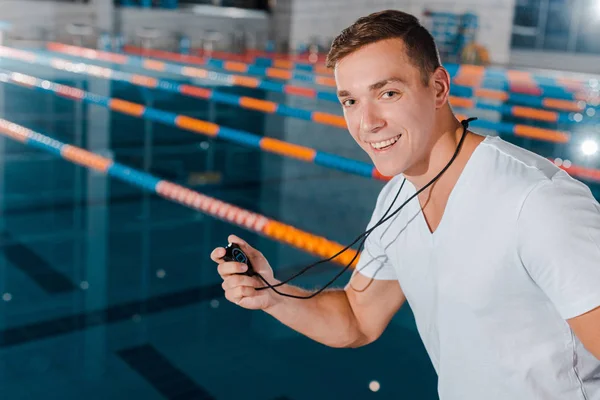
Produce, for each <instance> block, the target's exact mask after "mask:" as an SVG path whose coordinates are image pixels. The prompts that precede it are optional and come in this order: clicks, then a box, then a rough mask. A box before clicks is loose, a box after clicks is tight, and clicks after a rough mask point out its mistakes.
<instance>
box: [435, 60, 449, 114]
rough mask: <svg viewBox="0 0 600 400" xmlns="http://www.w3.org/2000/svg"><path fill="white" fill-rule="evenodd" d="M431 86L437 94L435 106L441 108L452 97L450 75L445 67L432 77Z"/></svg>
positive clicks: (440, 68) (437, 70)
mask: <svg viewBox="0 0 600 400" xmlns="http://www.w3.org/2000/svg"><path fill="white" fill-rule="evenodd" d="M431 84H432V87H433V90H434V92H435V106H436V108H441V107H442V106H444V105H445V104H446V103H447V102H448V97H449V96H450V74H449V73H448V71H447V70H446V68H444V67H438V68H437V69H436V70H435V71H434V72H433V74H432V75H431Z"/></svg>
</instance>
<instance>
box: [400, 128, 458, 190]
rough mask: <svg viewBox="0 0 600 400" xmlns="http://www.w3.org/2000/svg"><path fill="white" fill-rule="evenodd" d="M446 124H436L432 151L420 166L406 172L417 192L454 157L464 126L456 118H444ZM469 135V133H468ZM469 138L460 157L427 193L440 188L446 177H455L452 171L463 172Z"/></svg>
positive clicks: (417, 165)
mask: <svg viewBox="0 0 600 400" xmlns="http://www.w3.org/2000/svg"><path fill="white" fill-rule="evenodd" d="M444 120H445V121H444V122H442V123H439V124H436V125H435V127H434V129H435V132H437V133H436V134H435V135H433V136H432V137H433V139H432V140H433V142H432V145H431V151H430V152H429V153H428V154H427V155H426V157H425V158H424V159H423V160H422V161H421V162H420V163H418V164H416V165H415V166H413V167H412V168H411V169H410V170H407V171H405V173H404V176H405V177H406V179H407V180H408V181H409V182H411V183H412V184H413V185H414V186H415V188H416V189H417V190H420V189H421V188H423V187H424V186H425V185H427V184H428V183H429V182H430V181H431V180H432V179H434V178H435V177H436V176H437V175H438V174H439V173H440V172H441V171H442V170H443V169H444V168H445V167H446V165H447V164H448V162H449V161H450V160H451V159H452V157H453V156H454V153H455V152H456V149H457V147H458V145H459V143H460V139H461V137H462V135H463V126H462V124H461V123H460V121H458V120H457V119H456V118H455V117H454V116H452V118H444ZM467 134H468V133H467ZM467 141H468V137H465V140H464V141H463V144H462V147H461V150H460V152H459V154H458V156H457V157H456V158H455V159H454V162H453V163H452V165H451V166H450V167H449V168H448V169H447V170H446V171H445V172H444V174H443V175H442V176H441V177H440V178H439V179H438V181H436V183H435V184H434V185H431V186H429V187H428V188H427V189H426V190H425V192H429V191H430V190H431V188H432V187H433V186H440V185H441V183H442V181H446V179H444V177H445V176H448V175H453V174H452V171H453V170H456V169H459V170H462V165H463V164H464V163H466V160H464V157H461V155H462V154H463V153H465V150H464V149H465V147H466V146H465V145H466V143H467Z"/></svg>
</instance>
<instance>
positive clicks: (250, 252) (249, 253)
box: [227, 235, 261, 259]
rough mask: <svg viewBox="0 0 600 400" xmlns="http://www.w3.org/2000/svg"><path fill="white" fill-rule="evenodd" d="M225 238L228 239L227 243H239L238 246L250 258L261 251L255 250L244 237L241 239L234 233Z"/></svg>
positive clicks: (257, 255) (256, 255)
mask: <svg viewBox="0 0 600 400" xmlns="http://www.w3.org/2000/svg"><path fill="white" fill-rule="evenodd" d="M227 240H229V243H235V244H237V245H239V246H240V248H241V249H242V251H243V252H244V253H246V255H247V256H248V257H249V258H251V259H252V258H254V257H259V256H261V253H260V252H259V251H258V250H256V249H255V248H254V247H252V246H250V245H249V244H248V243H247V242H246V241H245V240H244V239H242V238H240V237H238V236H236V235H229V237H228V238H227Z"/></svg>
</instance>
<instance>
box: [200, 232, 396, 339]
mask: <svg viewBox="0 0 600 400" xmlns="http://www.w3.org/2000/svg"><path fill="white" fill-rule="evenodd" d="M229 241H230V242H232V243H237V244H239V245H240V247H241V248H242V250H243V251H244V252H245V253H246V255H247V256H248V258H249V259H250V261H251V262H252V265H253V266H254V269H255V270H256V271H257V272H259V273H260V274H261V275H262V276H263V277H264V278H265V279H266V280H267V282H269V283H271V284H272V285H275V284H277V283H279V282H278V281H277V280H276V279H275V278H274V276H273V270H272V268H271V266H270V265H269V263H268V261H267V260H266V259H265V257H264V256H263V255H262V253H260V252H259V251H258V250H256V249H254V248H253V247H251V246H250V245H249V244H248V243H246V242H245V241H243V240H242V239H240V238H239V237H237V236H234V235H231V236H230V237H229ZM224 254H225V249H223V248H217V249H215V250H214V251H213V252H212V254H211V258H212V259H213V261H215V262H217V263H218V264H219V266H218V272H219V274H220V275H221V277H222V278H223V284H222V286H223V289H224V290H225V297H226V298H227V299H228V300H229V301H231V302H232V303H235V304H237V305H239V306H240V307H244V308H248V309H253V310H263V311H265V312H267V313H268V314H270V315H271V316H273V317H274V318H276V319H278V320H279V321H280V322H281V323H283V324H284V325H287V326H288V327H290V328H292V329H294V330H296V331H298V332H300V333H302V334H303V335H305V336H307V337H310V338H311V339H313V340H316V341H318V342H320V343H323V344H325V345H327V346H331V347H358V346H364V345H366V344H369V343H371V342H373V341H374V340H376V339H377V338H378V337H379V336H380V335H381V334H382V333H383V331H384V329H385V328H386V326H387V325H388V324H389V322H390V320H391V319H392V317H393V316H394V314H395V313H396V312H397V311H398V309H399V308H400V307H401V306H402V304H403V303H404V301H405V297H404V294H403V293H402V290H401V289H400V285H399V284H398V281H396V280H371V279H370V278H367V277H365V276H364V275H361V274H360V273H355V274H354V275H353V276H352V279H351V280H350V282H349V284H348V285H347V286H346V288H345V289H332V290H326V291H323V292H321V293H320V294H318V295H316V296H314V297H312V298H310V299H295V298H291V297H284V296H281V295H279V294H277V293H275V292H274V291H273V290H271V289H264V290H256V289H255V288H256V287H263V286H264V282H263V281H261V280H260V279H259V278H257V277H250V276H246V275H239V274H240V273H241V272H244V271H245V270H246V266H245V265H244V264H240V263H236V262H224V261H223V260H222V259H221V257H223V255H224ZM277 290H278V291H279V292H282V293H289V294H293V295H301V296H304V295H308V294H310V293H311V292H308V291H305V290H303V289H300V288H298V287H294V286H292V285H282V286H280V287H278V288H277Z"/></svg>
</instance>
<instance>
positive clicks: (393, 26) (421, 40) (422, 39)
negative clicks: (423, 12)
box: [327, 10, 441, 85]
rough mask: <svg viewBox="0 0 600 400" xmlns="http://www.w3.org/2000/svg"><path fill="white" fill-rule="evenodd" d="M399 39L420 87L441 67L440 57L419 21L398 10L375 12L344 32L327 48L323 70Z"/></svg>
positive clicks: (427, 32)
mask: <svg viewBox="0 0 600 400" xmlns="http://www.w3.org/2000/svg"><path fill="white" fill-rule="evenodd" d="M396 38H399V39H402V40H403V41H404V44H405V46H406V54H407V55H408V57H409V58H410V60H411V61H412V63H413V64H414V65H415V67H417V68H419V70H420V71H421V76H422V78H423V83H424V84H425V85H427V82H428V81H429V77H430V76H431V74H432V73H433V71H435V69H436V68H438V67H439V66H441V61H440V55H439V52H438V49H437V45H436V44H435V41H434V39H433V36H431V34H430V33H429V31H428V30H427V29H425V27H423V26H422V25H421V24H420V22H419V20H418V19H417V18H416V17H415V16H413V15H411V14H407V13H405V12H402V11H398V10H385V11H379V12H376V13H373V14H370V15H367V16H365V17H361V18H359V19H358V20H356V22H354V23H353V24H352V25H350V26H349V27H347V28H346V29H344V30H343V31H342V32H341V33H340V34H339V35H338V37H336V38H335V39H334V41H333V43H332V44H331V49H330V50H329V54H328V55H327V67H328V68H333V67H335V64H336V63H337V62H338V61H340V60H341V59H342V58H344V57H346V56H347V55H349V54H351V53H353V52H354V51H356V50H358V49H359V48H361V47H363V46H366V45H368V44H372V43H375V42H378V41H380V40H386V39H396Z"/></svg>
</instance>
